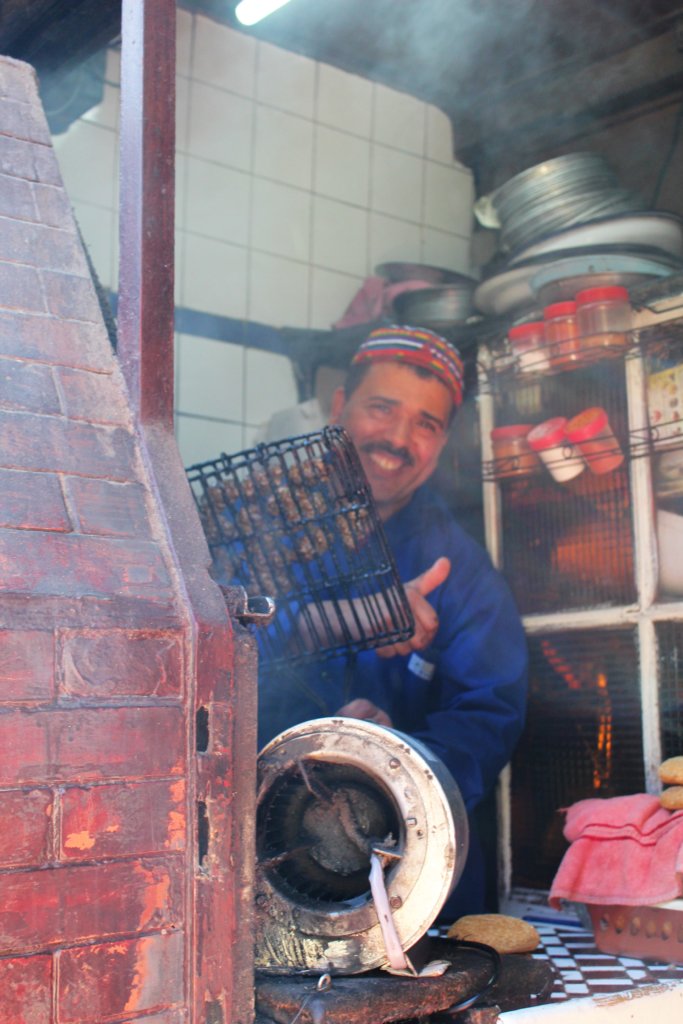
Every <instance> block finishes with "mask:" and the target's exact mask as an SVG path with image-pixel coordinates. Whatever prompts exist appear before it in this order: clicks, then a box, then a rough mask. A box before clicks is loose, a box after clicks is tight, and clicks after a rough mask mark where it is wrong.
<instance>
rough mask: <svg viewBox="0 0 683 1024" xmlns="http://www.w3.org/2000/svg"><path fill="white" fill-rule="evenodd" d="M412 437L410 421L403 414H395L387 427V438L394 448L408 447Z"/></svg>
mask: <svg viewBox="0 0 683 1024" xmlns="http://www.w3.org/2000/svg"><path fill="white" fill-rule="evenodd" d="M410 438H411V428H410V422H409V421H408V420H407V419H406V418H405V417H403V416H394V417H393V419H392V421H391V423H390V424H389V425H388V427H387V440H389V441H391V443H392V445H393V446H394V448H408V447H409V446H410Z"/></svg>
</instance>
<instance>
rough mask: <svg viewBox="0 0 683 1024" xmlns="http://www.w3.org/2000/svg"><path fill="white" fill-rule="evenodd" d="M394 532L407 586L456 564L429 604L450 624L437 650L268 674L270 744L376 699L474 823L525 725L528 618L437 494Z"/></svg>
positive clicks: (427, 494)
mask: <svg viewBox="0 0 683 1024" xmlns="http://www.w3.org/2000/svg"><path fill="white" fill-rule="evenodd" d="M384 530H385V533H386V536H387V539H388V542H389V546H390V548H391V550H392V553H393V555H394V558H395V561H396V565H397V568H398V573H399V576H400V578H401V580H403V581H404V582H408V581H409V580H411V579H413V578H414V577H415V576H418V575H419V574H420V573H422V572H424V570H425V569H427V568H429V566H430V565H431V564H432V563H433V562H434V561H435V559H436V558H438V557H439V556H440V555H446V556H447V557H448V558H449V559H450V561H451V572H450V575H449V576H448V578H447V579H446V581H445V582H444V583H443V584H441V586H439V587H438V588H436V589H435V590H434V591H433V592H432V593H431V594H430V595H429V598H428V600H429V601H430V602H431V604H432V605H433V607H434V609H435V610H436V612H437V614H438V616H439V628H438V632H437V634H436V636H435V638H434V641H433V642H432V644H431V645H430V647H429V648H427V649H425V650H422V651H419V652H417V653H414V654H412V655H409V656H405V657H403V656H396V657H393V658H381V657H379V656H378V655H377V654H376V653H375V652H374V651H364V652H362V653H359V654H357V655H354V656H352V657H349V658H334V659H332V660H330V661H327V662H321V663H319V664H317V663H314V664H310V665H306V666H304V667H301V666H299V667H293V668H292V669H291V670H290V669H287V668H284V669H282V668H276V667H272V668H271V669H269V667H268V665H267V663H264V664H263V666H262V669H261V673H260V677H261V678H260V681H259V740H260V743H261V744H263V743H265V742H267V741H268V740H269V739H271V738H272V737H273V736H275V735H277V734H278V733H279V732H281V731H283V730H284V729H286V728H289V727H290V726H292V725H296V724H298V723H299V722H303V721H306V720H308V719H311V718H319V717H322V716H326V715H333V714H335V713H336V711H337V710H338V709H339V708H340V707H342V706H343V705H344V704H346V703H348V701H350V700H353V699H354V698H356V697H365V698H367V699H368V700H371V701H372V702H373V703H374V704H376V705H377V706H378V707H380V708H382V709H383V710H384V711H386V712H387V714H388V715H389V716H390V718H391V720H392V722H393V724H394V726H395V728H397V729H400V730H401V731H402V732H405V733H406V734H408V735H410V736H415V737H416V738H417V739H419V740H422V741H423V742H424V743H426V744H427V746H429V747H430V748H431V749H432V750H433V752H434V753H435V754H436V755H437V756H438V757H440V758H441V760H442V761H443V762H444V764H445V765H446V766H447V767H448V768H449V769H450V771H451V773H452V775H453V778H454V779H455V781H456V783H457V784H458V786H459V788H460V791H461V793H462V796H463V800H464V801H465V805H466V807H467V809H468V811H472V810H473V809H474V808H475V807H476V806H477V804H479V803H480V801H481V800H482V799H483V798H484V797H485V796H486V794H487V793H489V792H490V791H491V790H492V788H493V786H494V784H495V781H496V778H497V776H498V773H499V772H500V770H501V768H503V766H504V765H505V764H506V763H507V762H508V760H509V759H510V756H511V754H512V751H513V749H514V747H515V744H516V743H517V740H518V739H519V736H520V733H521V730H522V726H523V724H524V713H525V704H526V685H527V644H526V639H525V636H524V632H523V630H522V625H521V622H520V619H519V615H518V612H517V609H516V607H515V604H514V602H513V599H512V596H511V594H510V591H509V589H508V586H507V584H506V582H505V580H504V579H503V577H502V576H501V575H500V573H499V572H497V571H496V570H495V569H494V568H493V566H492V564H491V562H490V560H489V557H488V555H487V554H486V552H485V551H484V550H483V548H482V547H481V546H480V545H479V544H478V543H477V542H476V541H474V540H473V539H472V538H471V537H470V536H469V535H468V534H467V533H465V531H464V530H463V529H462V528H461V527H460V526H458V524H457V522H456V521H455V519H454V517H453V514H452V513H451V511H450V510H449V508H448V506H447V505H446V503H445V501H444V500H443V499H442V498H441V496H440V495H438V494H437V493H436V492H435V491H434V490H432V489H431V488H430V487H429V486H428V485H424V486H423V487H421V488H419V489H418V491H416V493H415V494H414V495H413V497H412V499H411V501H410V502H409V503H408V504H407V505H405V506H404V507H403V508H402V509H400V510H399V511H398V512H397V513H395V514H394V515H393V516H391V518H390V519H388V520H387V521H386V522H385V523H384Z"/></svg>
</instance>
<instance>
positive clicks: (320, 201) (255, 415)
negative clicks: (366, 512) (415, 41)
mask: <svg viewBox="0 0 683 1024" xmlns="http://www.w3.org/2000/svg"><path fill="white" fill-rule="evenodd" d="M119 82H120V61H119V54H118V52H117V51H116V50H115V49H112V50H111V51H109V53H108V57H107V84H106V88H105V93H104V99H103V102H102V103H101V104H100V105H99V106H98V107H96V108H94V109H93V110H91V111H89V112H88V113H87V114H86V115H84V116H83V117H82V118H81V119H80V120H79V121H77V122H76V123H75V124H74V125H72V126H71V128H70V129H69V130H68V132H66V133H65V134H63V135H60V136H57V137H56V138H55V147H56V150H57V155H58V157H59V160H60V163H61V167H62V172H63V175H64V180H65V183H66V186H67V189H68V190H69V194H70V197H71V200H72V202H73V204H74V207H75V210H76V215H77V217H78V220H79V223H80V226H81V230H82V232H83V235H84V238H85V240H86V243H87V244H88V246H89V248H90V250H91V253H92V257H93V261H94V263H95V266H96V268H97V270H98V273H99V275H100V277H101V279H102V282H103V284H105V285H106V286H108V287H110V288H111V289H112V290H114V291H116V289H117V281H118V271H117V266H116V263H117V259H118V239H117V233H118V224H117V210H118V187H117V176H118V137H117V132H118V123H119V113H118V97H119V91H120V90H119ZM176 107H177V115H176V145H177V164H176V301H177V303H178V304H179V305H180V306H183V307H186V308H188V309H191V310H196V311H199V312H202V313H208V314H217V315H219V316H224V317H231V318H235V319H248V320H251V321H255V322H258V323H263V324H268V325H271V326H274V327H278V326H289V327H310V328H322V329H326V328H328V327H329V326H330V325H331V324H332V323H333V322H334V321H335V320H337V319H339V318H340V317H341V315H342V314H343V312H344V310H345V308H346V306H347V305H348V303H349V302H350V301H351V299H352V298H353V296H354V295H355V293H356V291H357V289H358V288H359V286H360V285H361V284H362V282H363V280H364V278H365V277H366V276H367V275H369V274H371V273H372V272H373V269H374V267H375V266H376V265H377V264H378V263H381V262H385V261H388V260H407V261H411V262H423V263H429V264H435V265H437V266H442V267H449V268H451V269H453V270H459V271H462V272H465V273H467V272H468V271H469V268H470V227H471V217H472V200H473V187H472V177H471V174H470V172H469V171H468V170H467V169H466V168H464V167H463V166H461V165H460V164H457V163H456V162H454V160H453V157H452V140H451V126H450V122H449V121H448V119H447V117H446V116H445V115H444V114H443V113H442V112H441V111H439V110H438V109H436V108H435V107H431V106H428V105H427V104H425V103H422V102H421V101H419V100H417V99H415V98H414V97H412V96H409V95H406V94H404V93H399V92H396V91H395V90H393V89H388V88H387V87H386V86H383V85H379V84H376V83H373V82H370V81H369V80H367V79H363V78H359V77H357V76H355V75H350V74H347V73H346V72H344V71H340V70H339V69H337V68H334V67H330V66H328V65H324V64H318V63H316V62H315V61H312V60H309V59H307V58H305V57H301V56H299V55H296V54H292V53H289V52H287V51H284V50H281V49H278V48H277V47H274V46H271V45H270V44H267V43H260V42H258V41H257V40H255V39H254V38H252V37H250V36H249V35H248V34H246V33H241V32H236V31H234V30H232V29H229V28H227V27H225V26H222V25H219V24H217V23H216V22H214V21H212V20H211V19H209V18H207V17H205V16H201V15H192V14H190V13H189V12H187V11H184V10H179V11H178V45H177V96H176ZM176 364H177V367H176V369H177V372H176V410H177V433H178V440H179V444H180V448H181V453H182V455H183V459H184V460H185V462H186V463H189V462H194V461H199V460H202V459H205V458H211V457H213V456H214V455H216V454H217V453H218V451H220V450H226V451H230V450H233V451H234V450H237V449H239V448H242V447H245V446H248V445H249V444H250V443H251V442H252V440H253V438H254V436H255V432H256V429H257V428H258V426H259V425H260V424H261V423H262V422H263V421H264V420H267V419H268V417H269V416H270V415H271V414H272V413H273V412H275V411H277V410H278V409H281V408H283V407H286V406H288V405H291V404H294V403H295V402H296V400H297V394H296V387H295V382H294V377H293V373H292V369H291V366H290V365H289V363H288V361H287V360H286V359H285V358H284V357H282V356H279V355H275V354H272V353H268V352H263V351H257V350H254V349H249V350H245V349H244V347H243V346H242V344H241V341H240V339H239V338H232V339H225V340H224V339H220V340H216V339H211V338H201V337H196V336H192V335H189V334H185V335H182V336H179V337H178V338H177V339H176Z"/></svg>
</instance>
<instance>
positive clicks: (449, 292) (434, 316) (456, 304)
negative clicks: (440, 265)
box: [393, 278, 477, 327]
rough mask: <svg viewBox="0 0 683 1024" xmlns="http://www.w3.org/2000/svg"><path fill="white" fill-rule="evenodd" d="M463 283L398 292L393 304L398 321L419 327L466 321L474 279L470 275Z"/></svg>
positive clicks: (469, 314) (471, 309) (469, 311)
mask: <svg viewBox="0 0 683 1024" xmlns="http://www.w3.org/2000/svg"><path fill="white" fill-rule="evenodd" d="M463 282H464V283H462V284H452V285H443V286H441V287H440V288H419V289H417V290H415V291H412V292H403V294H401V295H397V296H396V298H395V299H394V303H393V305H394V312H395V314H396V317H397V319H398V321H399V323H403V324H414V325H415V326H418V327H419V326H423V327H430V326H434V325H436V324H439V325H444V324H463V323H465V321H466V320H467V319H468V318H469V317H470V316H471V315H472V311H473V299H472V296H473V295H474V290H475V288H476V286H477V282H476V281H474V280H472V279H470V278H463Z"/></svg>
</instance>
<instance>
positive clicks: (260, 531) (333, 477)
mask: <svg viewBox="0 0 683 1024" xmlns="http://www.w3.org/2000/svg"><path fill="white" fill-rule="evenodd" d="M187 473H188V479H189V481H190V484H191V486H192V491H193V494H194V497H195V501H196V504H197V508H198V511H199V516H200V520H201V523H202V527H203V529H204V533H205V535H206V539H207V541H208V543H209V547H210V550H211V553H212V558H213V572H214V576H215V577H216V579H217V580H218V581H219V582H220V583H222V584H224V585H229V584H234V583H237V584H239V585H241V586H243V587H244V589H245V590H246V591H247V594H248V595H251V596H256V595H268V596H272V597H275V599H276V601H277V603H278V607H279V608H280V610H281V614H280V616H279V618H276V621H275V624H274V626H273V628H272V630H271V635H270V636H267V637H265V639H264V641H263V645H262V646H263V649H264V653H265V655H266V656H267V657H269V658H270V660H273V661H278V660H287V661H293V660H298V659H302V658H307V657H311V656H315V657H324V656H326V655H332V654H335V653H339V652H341V651H348V650H362V649H366V648H368V647H379V646H382V645H383V644H386V643H393V642H395V641H397V640H400V639H405V638H406V637H408V636H409V635H410V634H411V632H412V628H413V621H412V615H411V612H410V607H409V605H408V602H407V599H406V597H405V593H404V591H403V587H402V585H401V583H400V581H399V579H398V575H397V572H396V568H395V564H394V560H393V557H392V555H391V552H390V551H389V547H388V545H387V542H386V538H385V536H384V532H383V530H382V525H381V522H380V520H379V517H378V515H377V512H376V509H375V507H374V504H373V501H372V496H371V493H370V489H369V486H368V484H367V481H366V479H365V475H364V472H363V469H362V467H361V464H360V461H359V459H358V456H357V454H356V452H355V449H354V448H353V445H352V444H351V442H350V440H349V438H348V436H347V435H346V433H345V432H344V431H343V430H342V429H341V428H339V427H327V428H325V430H323V431H320V432H317V433H315V434H308V435H304V436H302V437H299V438H290V439H287V440H284V441H278V442H275V443H273V444H268V445H259V446H258V447H256V448H254V449H250V450H248V451H245V452H240V453H238V454H237V455H232V456H228V455H221V456H220V457H219V458H218V459H215V460H212V461H210V462H206V463H201V464H198V465H196V466H192V467H190V468H189V469H188V470H187ZM351 601H358V602H360V606H358V605H354V606H352V608H351V612H349V602H351ZM358 607H360V608H362V614H359V613H358V612H356V611H354V609H355V608H358Z"/></svg>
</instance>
